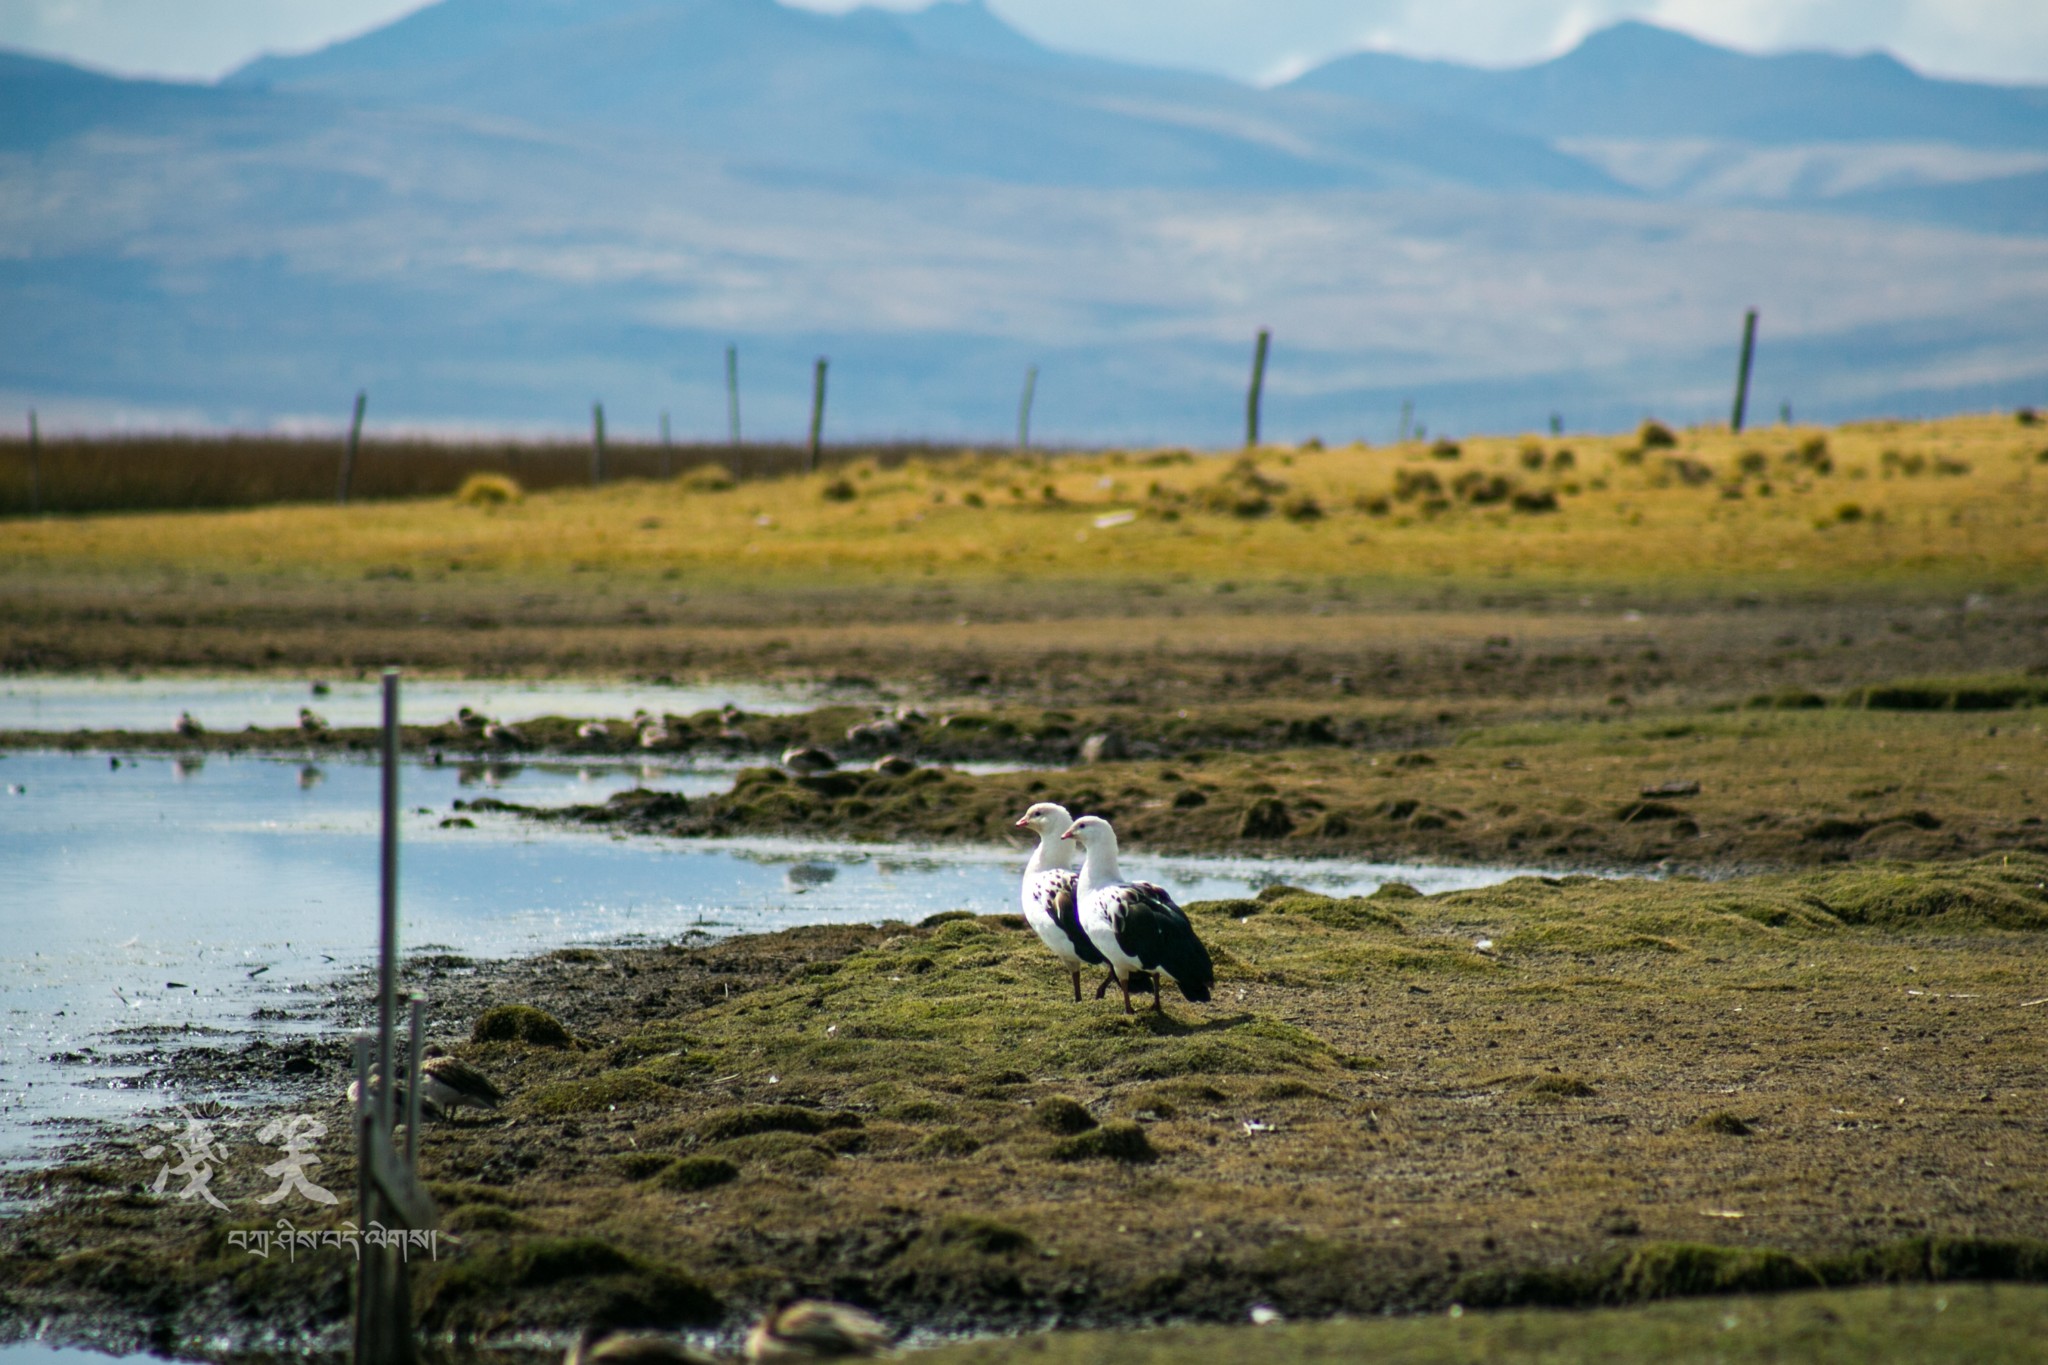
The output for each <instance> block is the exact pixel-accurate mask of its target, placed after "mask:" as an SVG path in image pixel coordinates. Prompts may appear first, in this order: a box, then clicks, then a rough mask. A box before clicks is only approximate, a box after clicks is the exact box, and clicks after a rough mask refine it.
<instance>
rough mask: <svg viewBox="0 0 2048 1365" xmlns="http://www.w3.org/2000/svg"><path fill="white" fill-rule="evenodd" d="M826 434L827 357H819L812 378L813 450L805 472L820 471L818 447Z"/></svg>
mask: <svg viewBox="0 0 2048 1365" xmlns="http://www.w3.org/2000/svg"><path fill="white" fill-rule="evenodd" d="M824 436H825V357H824V356H819V357H818V368H817V371H816V373H815V375H814V377H813V378H812V380H811V452H810V457H809V459H808V460H807V461H806V462H805V465H804V472H805V473H807V474H815V473H817V472H818V448H819V445H820V443H821V442H822V441H823V439H824Z"/></svg>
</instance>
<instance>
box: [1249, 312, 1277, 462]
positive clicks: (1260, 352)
mask: <svg viewBox="0 0 2048 1365" xmlns="http://www.w3.org/2000/svg"><path fill="white" fill-rule="evenodd" d="M1272 341H1273V334H1272V333H1271V332H1269V331H1267V330H1266V329H1265V328H1263V327H1261V328H1260V329H1259V344H1258V345H1257V346H1256V347H1254V348H1253V350H1252V391H1251V393H1250V394H1249V395H1248V396H1247V397H1246V398H1245V404H1244V443H1245V445H1246V447H1247V448H1249V447H1252V446H1256V445H1257V444H1258V443H1259V399H1260V397H1261V396H1262V395H1263V394H1264V393H1265V389H1266V348H1267V347H1268V346H1269V345H1271V344H1272Z"/></svg>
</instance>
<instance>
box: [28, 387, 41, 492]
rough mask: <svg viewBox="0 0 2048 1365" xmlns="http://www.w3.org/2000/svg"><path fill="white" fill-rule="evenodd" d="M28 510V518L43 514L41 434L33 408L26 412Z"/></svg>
mask: <svg viewBox="0 0 2048 1365" xmlns="http://www.w3.org/2000/svg"><path fill="white" fill-rule="evenodd" d="M28 510H29V515H30V516H36V517H39V516H41V515H42V514H43V433H42V429H41V428H40V427H38V426H37V425H36V410H35V409H34V408H30V409H29V410H28Z"/></svg>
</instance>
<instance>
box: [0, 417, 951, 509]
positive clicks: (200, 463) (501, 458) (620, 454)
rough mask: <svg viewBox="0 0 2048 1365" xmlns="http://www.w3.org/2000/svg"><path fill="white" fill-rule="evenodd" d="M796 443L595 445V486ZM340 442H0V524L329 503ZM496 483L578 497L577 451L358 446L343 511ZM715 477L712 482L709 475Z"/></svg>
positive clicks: (900, 457)
mask: <svg viewBox="0 0 2048 1365" xmlns="http://www.w3.org/2000/svg"><path fill="white" fill-rule="evenodd" d="M956 449H957V448H956V447H952V446H942V445H936V444H932V443H928V442H917V441H897V442H877V443H865V444H863V443H852V444H847V445H833V446H828V447H826V448H825V449H824V450H823V451H821V452H820V456H819V463H820V465H821V466H822V467H824V468H833V467H837V466H840V465H844V464H849V463H855V462H863V461H865V462H872V463H873V464H875V465H876V466H878V467H881V468H894V467H895V466H897V465H900V464H902V463H903V462H904V461H906V460H910V459H914V458H924V459H930V458H935V457H942V456H945V455H949V454H952V453H954V452H955V451H956ZM807 454H808V452H807V451H806V449H805V448H804V447H803V446H801V445H769V444H753V445H741V446H732V445H726V444H671V445H660V444H656V443H652V442H627V441H607V442H606V443H605V450H604V461H603V463H604V481H605V482H607V483H611V482H615V481H621V480H666V479H670V478H674V477H677V476H682V475H687V474H688V473H689V472H690V471H692V470H702V469H705V468H706V467H707V466H715V467H716V469H717V471H718V472H719V473H721V474H723V475H725V476H729V477H730V478H731V479H733V480H736V481H739V482H749V481H753V480H758V479H769V478H778V477H782V476H785V475H791V474H798V473H802V472H803V470H804V466H805V462H806V457H807ZM345 458H346V442H345V441H344V440H343V439H342V438H340V437H291V436H112V437H64V438H60V439H54V440H52V439H44V440H42V441H41V442H40V443H38V445H37V446H36V447H34V448H31V446H30V445H29V443H28V442H27V441H26V440H23V439H20V438H15V439H12V440H5V441H0V517H18V516H24V515H29V514H31V513H33V512H37V511H41V512H45V513H57V514H71V515H75V514H80V513H94V512H140V511H181V510H191V509H201V508H230V507H255V506H264V505H273V504H282V503H320V502H335V501H338V500H339V498H340V493H341V479H342V466H343V463H344V461H345ZM477 474H496V475H502V476H504V477H507V478H510V479H512V480H514V481H515V482H516V483H517V484H518V485H519V487H520V488H522V489H524V490H526V491H528V492H539V491H543V490H547V489H554V488H573V487H587V486H589V485H590V484H591V483H592V482H593V474H594V460H593V451H592V446H591V443H590V442H588V441H549V442H518V441H479V442H467V443H450V442H445V441H430V440H398V439H379V440H368V439H366V440H364V441H363V443H362V445H361V447H360V449H359V450H358V451H357V454H356V462H355V467H354V470H353V473H352V474H351V475H350V479H349V494H348V496H349V500H350V501H364V502H372V501H390V500H393V499H405V498H433V497H442V496H445V495H448V494H451V493H454V492H455V491H456V490H458V489H459V488H461V487H462V485H463V483H464V482H465V481H466V480H467V479H469V478H470V477H471V476H473V475H477ZM714 477H716V476H714Z"/></svg>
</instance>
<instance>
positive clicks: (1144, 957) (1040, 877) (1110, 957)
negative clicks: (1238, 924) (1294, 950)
mask: <svg viewBox="0 0 2048 1365" xmlns="http://www.w3.org/2000/svg"><path fill="white" fill-rule="evenodd" d="M1017 828H1019V829H1028V830H1030V831H1031V832H1032V833H1034V834H1036V835H1037V836H1038V847H1037V848H1035V849H1033V850H1032V852H1031V861H1029V862H1028V863H1026V864H1025V865H1024V885H1023V892H1022V895H1023V902H1024V920H1025V922H1026V923H1027V924H1029V925H1030V926H1031V928H1032V929H1033V931H1035V932H1036V933H1037V935H1038V938H1039V941H1040V942H1041V943H1043V944H1045V946H1046V947H1047V948H1050V949H1051V950H1052V953H1053V956H1055V957H1057V958H1059V960H1060V962H1061V963H1062V964H1063V965H1064V966H1065V967H1066V969H1067V975H1068V976H1069V977H1071V978H1072V979H1073V983H1074V999H1076V1000H1079V999H1080V998H1081V973H1082V972H1083V971H1085V970H1086V969H1087V968H1089V967H1091V966H1101V967H1107V968H1108V969H1109V975H1108V976H1107V977H1105V978H1104V979H1103V982H1102V984H1101V985H1100V986H1098V987H1096V990H1095V998H1096V999H1097V1000H1100V999H1101V998H1102V997H1103V996H1104V995H1105V994H1107V993H1108V991H1109V985H1110V982H1112V981H1114V982H1115V983H1116V986H1117V989H1118V990H1120V991H1122V992H1123V997H1124V1013H1126V1014H1130V1013H1132V1009H1131V989H1132V987H1133V986H1136V987H1137V988H1138V989H1139V990H1144V989H1146V988H1147V987H1149V988H1150V989H1151V991H1152V1008H1153V1009H1154V1010H1155V1011H1158V1012H1160V1013H1164V1012H1165V1008H1166V1007H1165V1005H1164V1004H1163V1003H1162V1002H1161V1000H1160V998H1159V978H1161V977H1165V978H1166V979H1167V980H1169V981H1171V982H1173V984H1174V985H1176V986H1178V987H1179V988H1180V993H1181V994H1182V995H1183V996H1185V997H1186V998H1187V999H1189V1000H1192V1001H1196V1002H1201V1001H1205V1000H1207V999H1208V998H1209V991H1210V987H1212V986H1213V985H1214V984H1215V982H1216V969H1215V966H1214V964H1212V963H1211V962H1210V961H1209V950H1208V949H1207V948H1205V947H1203V946H1202V940H1201V938H1200V937H1199V936H1198V935H1197V934H1196V933H1195V929H1194V926H1193V925H1191V924H1189V923H1188V917H1187V914H1186V913H1185V912H1184V911H1183V910H1182V909H1181V908H1180V907H1179V906H1178V905H1176V904H1174V901H1173V897H1172V896H1169V895H1168V894H1167V893H1166V889H1165V888H1164V887H1161V886H1156V885H1154V884H1153V883H1151V882H1132V881H1125V880H1124V877H1123V874H1122V873H1121V872H1119V871H1118V870H1117V864H1116V855H1117V844H1116V831H1115V830H1114V829H1112V828H1110V824H1109V821H1107V820H1104V819H1102V818H1101V817H1100V816H1096V815H1084V816H1082V817H1081V818H1080V819H1078V820H1076V819H1075V818H1074V817H1073V816H1072V815H1071V814H1069V813H1068V811H1067V808H1066V807H1065V806H1061V805H1056V804H1054V803H1053V802H1050V801H1041V802H1039V803H1038V804H1037V805H1035V806H1033V807H1031V808H1030V809H1029V810H1027V811H1025V812H1024V814H1023V815H1022V816H1021V817H1020V818H1019V819H1018V821H1017ZM1077 848H1078V849H1079V850H1080V853H1081V867H1080V870H1079V871H1078V872H1077V871H1075V870H1074V852H1075V850H1076V849H1077Z"/></svg>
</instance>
